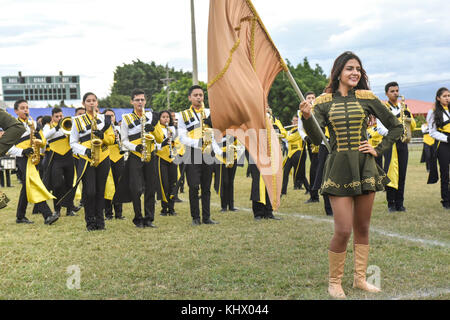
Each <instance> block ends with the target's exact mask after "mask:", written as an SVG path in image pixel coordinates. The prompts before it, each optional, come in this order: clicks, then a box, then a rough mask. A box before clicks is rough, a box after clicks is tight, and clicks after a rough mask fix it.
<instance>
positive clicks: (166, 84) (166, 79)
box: [160, 64, 175, 110]
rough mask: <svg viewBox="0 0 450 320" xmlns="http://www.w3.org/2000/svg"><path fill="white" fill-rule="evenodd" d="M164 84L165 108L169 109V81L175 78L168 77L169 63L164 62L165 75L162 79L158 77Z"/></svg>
mask: <svg viewBox="0 0 450 320" xmlns="http://www.w3.org/2000/svg"><path fill="white" fill-rule="evenodd" d="M160 80H161V81H162V82H163V83H164V85H165V86H166V90H167V109H168V110H170V86H169V85H170V82H171V81H174V80H175V78H169V64H166V77H165V78H163V79H160Z"/></svg>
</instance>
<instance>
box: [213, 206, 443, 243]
mask: <svg viewBox="0 0 450 320" xmlns="http://www.w3.org/2000/svg"><path fill="white" fill-rule="evenodd" d="M211 204H212V205H214V206H215V207H220V205H219V204H217V203H211ZM238 209H240V210H243V211H248V212H252V209H249V208H241V207H238ZM277 214H279V215H282V216H289V217H296V218H301V219H307V220H313V221H319V222H327V223H333V219H331V218H328V219H327V218H319V217H315V216H308V215H303V214H297V213H282V212H277ZM370 231H372V232H375V233H379V234H381V235H383V236H386V237H391V238H397V239H402V240H407V241H410V242H416V243H420V244H426V245H430V246H439V247H444V248H450V243H448V242H445V241H438V240H427V239H421V238H416V237H412V236H408V235H402V234H398V233H395V232H390V231H385V230H382V229H380V228H376V227H372V226H371V227H370Z"/></svg>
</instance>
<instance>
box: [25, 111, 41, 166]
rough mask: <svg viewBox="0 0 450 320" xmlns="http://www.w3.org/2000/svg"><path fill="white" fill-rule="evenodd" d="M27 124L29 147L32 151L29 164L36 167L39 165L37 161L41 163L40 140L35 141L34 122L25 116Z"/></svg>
mask: <svg viewBox="0 0 450 320" xmlns="http://www.w3.org/2000/svg"><path fill="white" fill-rule="evenodd" d="M27 123H28V126H29V127H30V147H31V148H32V149H33V153H32V154H31V163H32V164H34V165H37V164H39V161H41V146H42V140H41V139H37V138H36V137H35V136H34V134H35V132H36V128H35V127H34V121H33V119H32V118H31V116H30V115H27Z"/></svg>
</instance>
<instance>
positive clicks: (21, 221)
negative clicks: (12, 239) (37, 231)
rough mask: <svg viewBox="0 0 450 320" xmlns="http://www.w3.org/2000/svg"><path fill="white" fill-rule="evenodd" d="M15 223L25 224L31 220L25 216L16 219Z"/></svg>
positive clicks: (30, 222)
mask: <svg viewBox="0 0 450 320" xmlns="http://www.w3.org/2000/svg"><path fill="white" fill-rule="evenodd" d="M16 223H26V224H32V223H34V222H33V221H30V220H28V219H27V218H22V219H17V220H16Z"/></svg>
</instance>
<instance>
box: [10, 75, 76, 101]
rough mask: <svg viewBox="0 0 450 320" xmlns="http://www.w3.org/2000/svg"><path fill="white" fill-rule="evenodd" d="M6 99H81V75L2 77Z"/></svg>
mask: <svg viewBox="0 0 450 320" xmlns="http://www.w3.org/2000/svg"><path fill="white" fill-rule="evenodd" d="M2 89H3V100H4V101H16V100H19V99H25V100H27V101H50V100H58V101H61V100H80V76H71V75H63V74H62V73H61V72H60V74H59V75H58V76H22V74H21V73H20V72H19V75H18V76H5V77H2Z"/></svg>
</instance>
